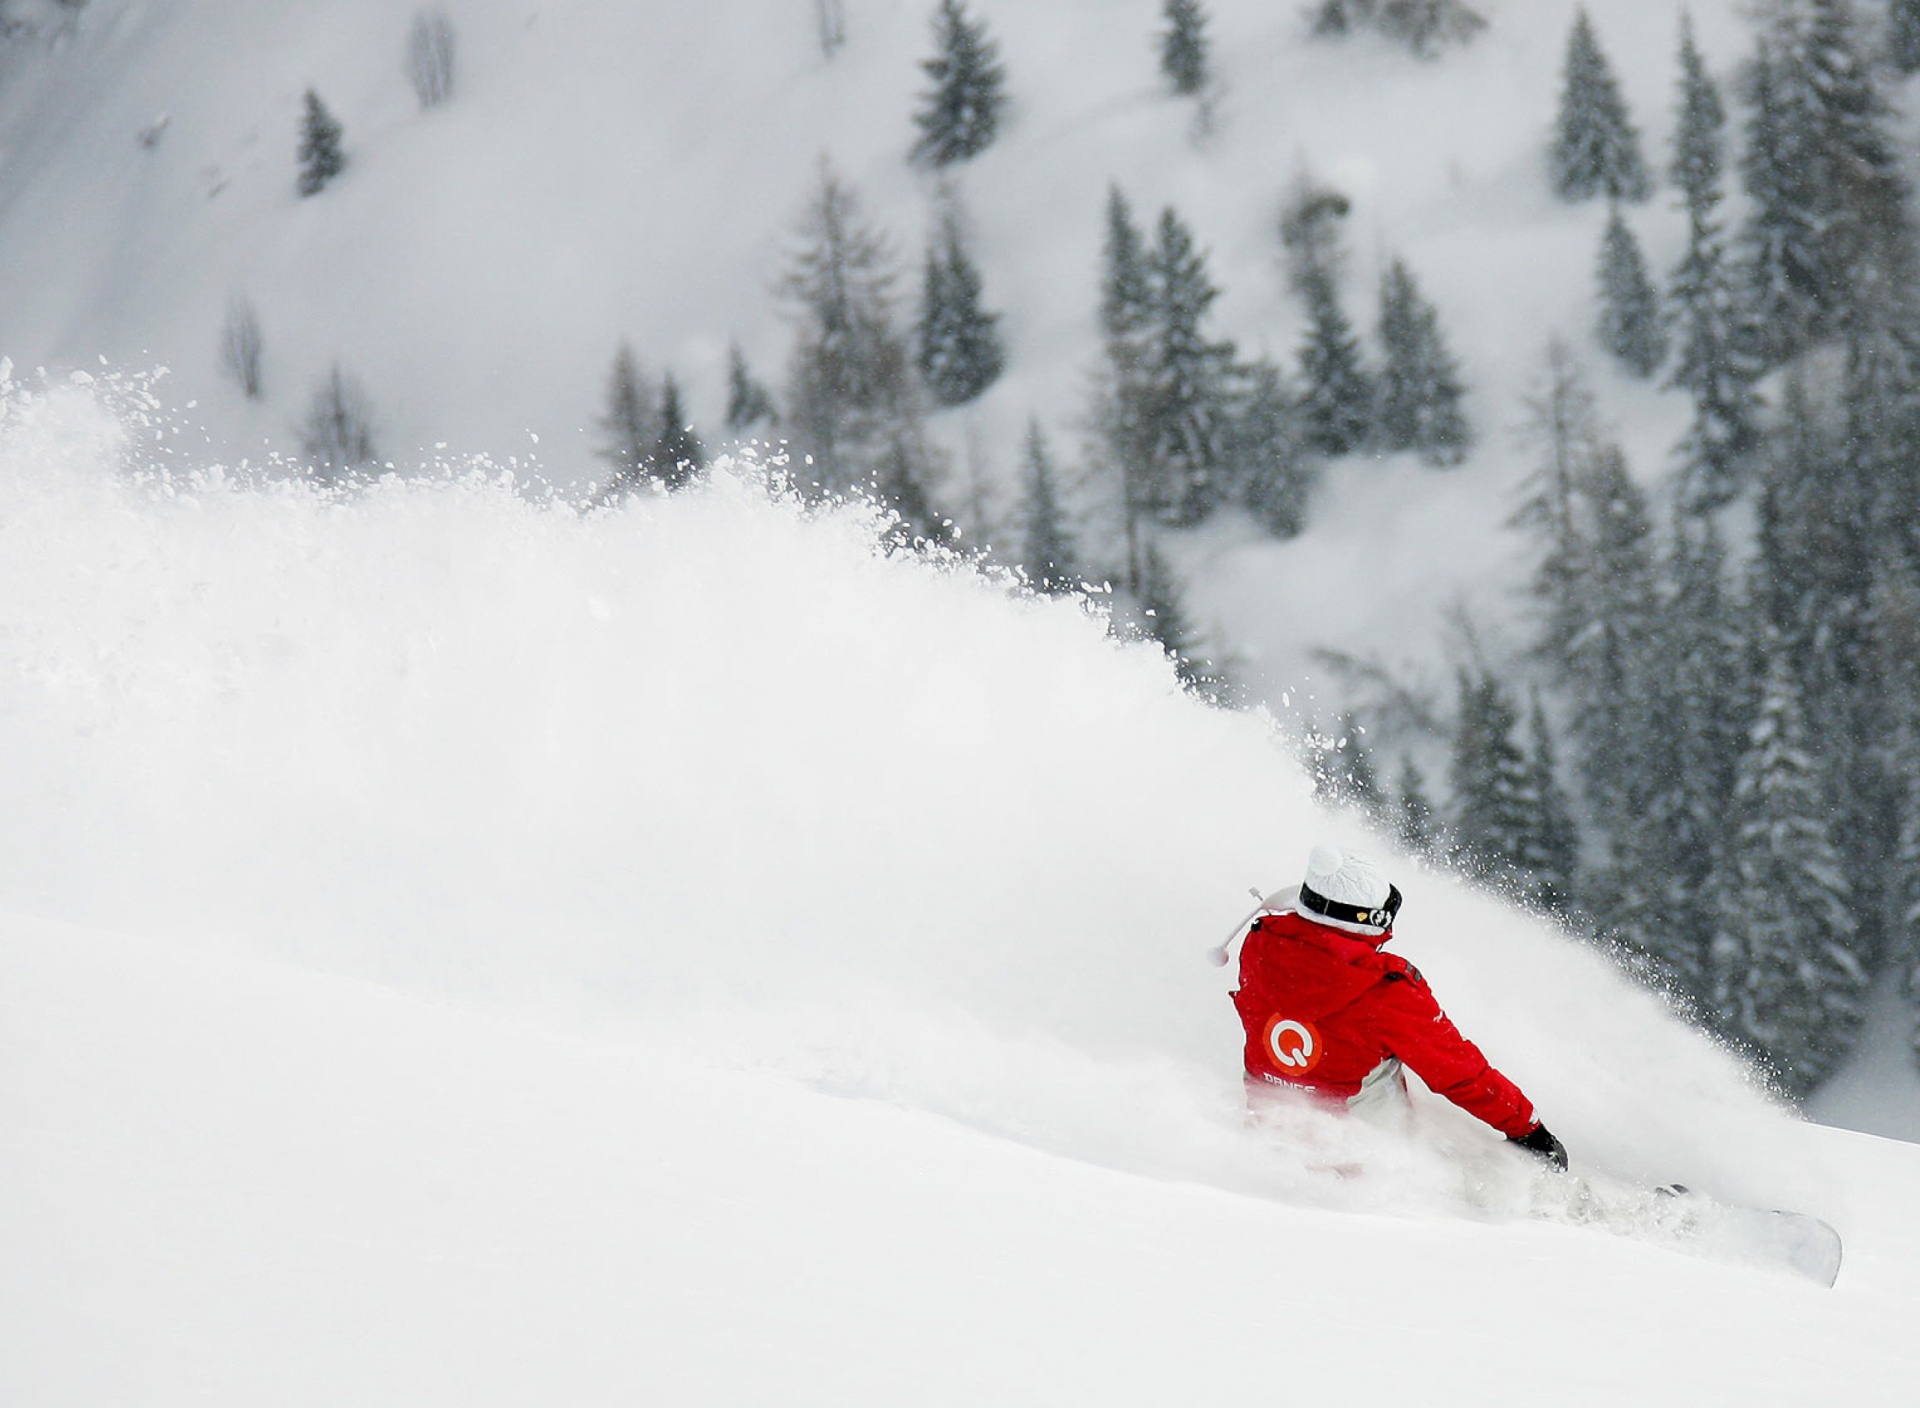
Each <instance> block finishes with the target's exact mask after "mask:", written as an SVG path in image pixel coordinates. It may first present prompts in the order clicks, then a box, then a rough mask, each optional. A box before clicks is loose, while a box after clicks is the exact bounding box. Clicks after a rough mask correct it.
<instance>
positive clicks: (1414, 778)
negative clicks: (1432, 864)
mask: <svg viewBox="0 0 1920 1408" xmlns="http://www.w3.org/2000/svg"><path fill="white" fill-rule="evenodd" d="M1396 800H1397V802H1398V808H1399V810H1398V815H1397V817H1396V824H1395V828H1394V839H1395V840H1396V841H1398V842H1399V843H1400V847H1401V849H1402V850H1404V851H1406V853H1407V854H1408V855H1410V856H1415V857H1418V858H1422V859H1424V858H1426V857H1430V856H1432V855H1434V854H1435V853H1437V852H1438V850H1439V848H1440V837H1439V831H1438V827H1437V825H1436V823H1435V819H1434V810H1433V803H1432V802H1430V801H1429V800H1427V780H1426V778H1425V777H1424V776H1422V775H1421V772H1420V769H1419V768H1418V767H1416V766H1415V765H1414V761H1413V759H1412V758H1402V759H1401V760H1400V785H1399V788H1398V789H1397V796H1396Z"/></svg>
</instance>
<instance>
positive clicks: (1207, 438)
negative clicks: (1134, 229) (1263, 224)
mask: <svg viewBox="0 0 1920 1408" xmlns="http://www.w3.org/2000/svg"><path fill="white" fill-rule="evenodd" d="M1146 273H1147V281H1148V288H1149V290H1150V292H1151V297H1152V300H1153V302H1152V320H1151V323H1150V324H1149V330H1148V337H1149V342H1148V347H1147V362H1146V367H1145V372H1146V388H1147V390H1146V397H1145V403H1144V406H1143V407H1142V410H1143V413H1144V416H1145V421H1144V424H1143V426H1142V430H1143V432H1144V440H1145V443H1146V445H1147V448H1148V454H1149V461H1148V465H1149V469H1148V474H1149V478H1148V483H1147V485H1146V486H1145V487H1146V496H1147V502H1148V504H1149V506H1150V507H1152V508H1153V509H1154V510H1155V511H1156V512H1158V513H1159V514H1160V515H1161V516H1162V517H1163V518H1165V519H1166V520H1167V521H1168V522H1170V523H1175V524H1183V525H1191V524H1194V523H1198V522H1199V521H1200V520H1201V519H1203V518H1204V517H1206V515H1207V514H1208V513H1210V512H1211V511H1212V509H1213V508H1214V506H1215V505H1216V503H1217V502H1218V501H1219V485H1218V479H1219V475H1220V472H1221V467H1222V462H1223V460H1224V457H1225V451H1226V446H1227V439H1228V435H1229V415H1230V409H1231V408H1230V405H1229V394H1230V388H1229V385H1228V378H1229V371H1230V368H1231V366H1232V362H1233V347H1232V345H1231V344H1230V343H1217V342H1209V341H1208V340H1207V338H1206V336H1205V334H1204V333H1203V331H1202V324H1203V323H1204V322H1205V321H1206V317H1207V313H1208V310H1209V309H1211V308H1212V306H1213V301H1214V299H1216V298H1218V297H1219V295H1220V291H1219V290H1218V289H1217V288H1215V287H1214V286H1213V283H1212V281H1211V280H1210V279H1209V278H1208V276H1207V267H1206V260H1205V258H1204V256H1202V254H1201V253H1200V251H1199V250H1198V249H1197V248H1196V247H1195V245H1194V240H1193V234H1192V232H1191V231H1190V230H1188V229H1187V227H1186V225H1185V224H1184V223H1182V222H1181V220H1180V218H1179V217H1178V216H1177V215H1175V214H1174V212H1173V210H1172V209H1171V208H1169V209H1167V210H1165V211H1163V212H1162V213H1161V216H1160V228H1159V237H1158V239H1157V240H1156V242H1155V244H1154V248H1153V251H1152V254H1151V255H1150V256H1149V259H1148V263H1147V269H1146Z"/></svg>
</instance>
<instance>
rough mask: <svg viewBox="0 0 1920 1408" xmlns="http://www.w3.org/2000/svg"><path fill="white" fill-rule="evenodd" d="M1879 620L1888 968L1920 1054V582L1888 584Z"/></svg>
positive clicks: (1877, 642)
mask: <svg viewBox="0 0 1920 1408" xmlns="http://www.w3.org/2000/svg"><path fill="white" fill-rule="evenodd" d="M1874 625H1875V647H1876V657H1877V673H1878V675H1879V677H1880V679H1881V680H1882V682H1883V689H1884V694H1883V699H1884V702H1885V705H1886V715H1887V718H1886V721H1885V724H1884V728H1885V735H1886V736H1885V737H1884V738H1883V739H1882V740H1881V743H1880V752H1881V755H1882V760H1883V766H1884V767H1885V770H1886V772H1887V775H1888V776H1889V777H1892V778H1895V779H1897V780H1898V783H1899V786H1898V791H1897V794H1896V796H1895V798H1894V811H1895V815H1896V826H1895V833H1896V836H1897V841H1896V845H1895V850H1894V853H1893V856H1892V857H1891V860H1892V867H1891V869H1892V873H1893V883H1892V884H1891V885H1890V886H1889V887H1888V891H1889V893H1888V900H1889V905H1890V908H1889V912H1888V914H1887V916H1886V929H1887V944H1886V952H1885V956H1884V959H1883V967H1884V969H1885V971H1886V972H1887V973H1888V975H1889V976H1890V977H1892V978H1893V979H1894V980H1895V981H1896V982H1897V983H1898V984H1899V986H1900V991H1901V993H1902V995H1903V996H1904V997H1906V998H1907V999H1908V1001H1909V1003H1910V1004H1911V1006H1910V1009H1909V1017H1908V1020H1909V1022H1911V1023H1913V1026H1912V1028H1911V1032H1912V1038H1911V1040H1912V1048H1913V1051H1914V1054H1915V1056H1916V1057H1920V581H1916V580H1915V579H1914V578H1913V577H1912V576H1910V575H1902V576H1899V577H1896V578H1893V579H1890V580H1886V581H1883V582H1882V584H1881V601H1880V603H1879V609H1878V610H1877V611H1876V612H1875V613H1874Z"/></svg>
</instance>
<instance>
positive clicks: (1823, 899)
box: [1710, 643, 1867, 1096]
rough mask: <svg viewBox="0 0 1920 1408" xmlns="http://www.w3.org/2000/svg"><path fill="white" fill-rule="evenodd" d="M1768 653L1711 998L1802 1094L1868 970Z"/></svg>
mask: <svg viewBox="0 0 1920 1408" xmlns="http://www.w3.org/2000/svg"><path fill="white" fill-rule="evenodd" d="M1766 653H1767V658H1768V668H1767V675H1766V683H1765V687H1764V689H1763V690H1762V693H1761V700H1760V711H1759V716H1758V717H1757V718H1756V720H1755V721H1754V725H1753V729H1752V732H1751V734H1750V737H1749V744H1748V748H1747V751H1746V753H1745V755H1744V756H1743V757H1742V758H1741V760H1740V768H1739V774H1738V780H1737V782H1736V784H1735V787H1734V811H1733V817H1732V821H1733V827H1732V834H1731V838H1730V842H1729V845H1728V850H1727V854H1726V857H1725V860H1724V862H1723V864H1722V867H1721V870H1720V872H1719V875H1718V878H1717V885H1716V894H1717V896H1718V900H1719V904H1718V913H1717V915H1716V919H1717V925H1716V930H1715V934H1714V939H1713V948H1712V953H1711V956H1710V981H1711V996H1712V1000H1713V1004H1714V1007H1715V1009H1716V1010H1717V1012H1718V1013H1719V1015H1720V1018H1721V1020H1722V1021H1723V1022H1725V1023H1726V1025H1727V1026H1728V1027H1729V1028H1730V1029H1731V1030H1732V1031H1733V1032H1735V1033H1736V1034H1737V1035H1739V1036H1741V1037H1742V1038H1744V1039H1746V1040H1748V1041H1750V1042H1752V1043H1754V1044H1755V1045H1756V1046H1757V1047H1759V1048H1760V1049H1761V1050H1763V1051H1765V1052H1767V1053H1768V1054H1769V1055H1770V1056H1771V1057H1772V1059H1773V1061H1774V1063H1775V1065H1776V1067H1777V1068H1778V1069H1779V1071H1780V1073H1781V1076H1782V1079H1783V1080H1784V1081H1785V1083H1786V1084H1787V1086H1788V1088H1789V1089H1790V1090H1791V1091H1792V1092H1793V1093H1794V1094H1795V1095H1802V1096H1803V1095H1805V1094H1806V1093H1807V1092H1808V1091H1810V1090H1811V1089H1812V1088H1813V1086H1814V1085H1815V1084H1816V1083H1817V1082H1818V1081H1819V1080H1820V1079H1821V1078H1822V1077H1823V1076H1825V1075H1827V1074H1828V1073H1829V1072H1831V1071H1832V1070H1833V1068H1834V1067H1835V1066H1836V1065H1837V1064H1838V1063H1839V1062H1840V1060H1841V1059H1842V1058H1843V1057H1844V1056H1845V1055H1846V1053H1847V1050H1848V1048H1849V1047H1850V1046H1851V1044H1852V1040H1853V1037H1854V1034H1855V1032H1856V1031H1857V1029H1858V1027H1859V1025H1860V1020H1861V1011H1862V1007H1863V1003H1864V997H1865V989H1866V983H1867V974H1866V971H1865V969H1864V968H1863V967H1862V965H1861V964H1860V962H1859V960H1858V958H1857V957H1856V956H1855V955H1854V953H1853V950H1852V946H1851V940H1852V936H1853V931H1854V928H1855V920H1854V916H1853V913H1852V904H1853V896H1852V895H1851V894H1850V892H1849V889H1850V887H1849V886H1848V884H1847V882H1846V878H1845V868H1844V866H1843V864H1842V862H1841V858H1840V854H1839V851H1838V849H1837V848H1836V847H1835V845H1834V839H1833V836H1832V834H1831V831H1830V829H1829V827H1828V823H1827V810H1828V808H1827V801H1826V797H1825V795H1824V788H1823V784H1822V780H1821V778H1820V777H1819V775H1818V772H1817V769H1816V767H1815V765H1814V762H1813V759H1812V758H1811V756H1810V755H1809V753H1808V751H1807V742H1806V725H1805V721H1804V718H1803V716H1802V713H1801V696H1800V689H1799V682H1798V680H1797V679H1796V678H1795V676H1794V673H1793V669H1792V664H1791V661H1790V659H1789V657H1788V652H1786V651H1785V650H1782V649H1779V648H1777V643H1775V645H1774V646H1773V647H1770V648H1769V649H1768V650H1767V652H1766Z"/></svg>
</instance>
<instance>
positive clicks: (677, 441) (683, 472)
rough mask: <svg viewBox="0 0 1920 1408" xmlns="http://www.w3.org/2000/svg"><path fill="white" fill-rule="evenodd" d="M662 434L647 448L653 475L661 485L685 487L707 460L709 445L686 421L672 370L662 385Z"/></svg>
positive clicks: (660, 421)
mask: <svg viewBox="0 0 1920 1408" xmlns="http://www.w3.org/2000/svg"><path fill="white" fill-rule="evenodd" d="M659 424H660V434H659V437H658V438H657V439H656V440H655V441H654V442H653V447H652V449H651V450H650V451H649V452H648V455H647V459H648V463H649V465H650V466H651V468H652V471H653V477H654V478H655V479H657V480H659V482H660V485H661V487H662V488H665V489H669V490H672V489H680V488H684V487H685V486H686V485H687V484H688V483H689V482H690V481H691V480H692V479H693V477H694V476H695V475H697V474H698V473H699V472H700V471H701V470H702V469H703V468H705V467H706V463H707V451H706V447H705V446H703V445H702V444H701V443H700V437H699V436H698V435H696V434H695V433H694V430H693V427H692V426H691V425H689V424H688V423H687V413H686V408H685V407H684V406H682V405H681V404H680V384H679V383H678V382H677V381H675V380H674V379H673V374H672V373H671V372H669V373H668V374H667V377H666V380H665V381H664V382H663V383H662V384H661V387H660V418H659Z"/></svg>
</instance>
